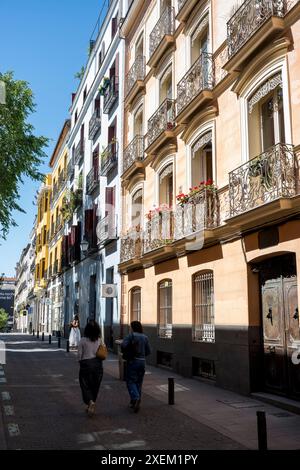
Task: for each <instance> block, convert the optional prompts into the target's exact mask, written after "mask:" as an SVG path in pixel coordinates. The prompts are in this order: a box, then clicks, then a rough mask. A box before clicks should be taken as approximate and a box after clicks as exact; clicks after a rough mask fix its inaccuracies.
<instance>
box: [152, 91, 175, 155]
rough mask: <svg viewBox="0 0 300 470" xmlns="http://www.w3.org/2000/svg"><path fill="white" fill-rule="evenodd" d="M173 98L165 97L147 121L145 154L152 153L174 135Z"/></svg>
mask: <svg viewBox="0 0 300 470" xmlns="http://www.w3.org/2000/svg"><path fill="white" fill-rule="evenodd" d="M174 128H175V100H170V99H168V98H167V99H165V100H164V101H163V103H162V104H161V105H160V107H159V108H158V110H157V111H156V112H155V113H154V114H153V115H152V116H151V118H150V119H149V121H148V133H147V149H146V153H147V154H154V153H155V152H156V151H157V150H158V149H159V147H161V146H162V145H163V144H164V143H165V141H166V140H168V139H170V138H171V139H172V138H174V137H175V133H174Z"/></svg>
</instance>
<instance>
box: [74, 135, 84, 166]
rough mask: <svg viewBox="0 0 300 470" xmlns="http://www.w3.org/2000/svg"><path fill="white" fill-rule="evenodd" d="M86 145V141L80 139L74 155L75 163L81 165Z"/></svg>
mask: <svg viewBox="0 0 300 470" xmlns="http://www.w3.org/2000/svg"><path fill="white" fill-rule="evenodd" d="M84 145H85V141H84V139H83V140H80V141H79V143H78V144H77V146H76V148H75V156H74V160H75V165H79V164H80V162H81V160H82V159H83V158H84Z"/></svg>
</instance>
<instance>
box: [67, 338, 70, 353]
mask: <svg viewBox="0 0 300 470" xmlns="http://www.w3.org/2000/svg"><path fill="white" fill-rule="evenodd" d="M67 352H70V341H69V340H68V341H67Z"/></svg>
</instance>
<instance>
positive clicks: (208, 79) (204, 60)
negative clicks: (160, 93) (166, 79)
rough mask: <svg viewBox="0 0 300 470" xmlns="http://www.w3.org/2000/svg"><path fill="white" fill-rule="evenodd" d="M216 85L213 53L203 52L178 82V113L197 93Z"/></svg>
mask: <svg viewBox="0 0 300 470" xmlns="http://www.w3.org/2000/svg"><path fill="white" fill-rule="evenodd" d="M213 87H214V63H213V58H212V55H211V54H207V53H204V52H203V53H202V54H201V55H200V57H199V58H198V59H197V60H196V62H194V64H193V65H192V67H191V68H190V70H189V71H188V72H187V73H186V74H185V76H184V77H183V78H182V79H181V80H180V82H179V83H178V84H177V114H179V113H180V112H181V111H182V110H183V109H184V108H186V106H188V105H189V104H190V103H191V102H192V101H193V99H194V98H196V96H197V95H199V94H200V93H201V92H202V91H204V90H212V89H213Z"/></svg>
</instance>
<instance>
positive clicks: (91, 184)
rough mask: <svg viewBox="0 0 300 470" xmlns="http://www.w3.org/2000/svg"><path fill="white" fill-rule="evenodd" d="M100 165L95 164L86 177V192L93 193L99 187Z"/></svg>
mask: <svg viewBox="0 0 300 470" xmlns="http://www.w3.org/2000/svg"><path fill="white" fill-rule="evenodd" d="M99 181H100V179H99V167H98V166H93V167H92V169H91V170H90V171H89V173H88V174H87V177H86V194H92V193H93V192H94V191H95V189H96V188H97V187H99Z"/></svg>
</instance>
